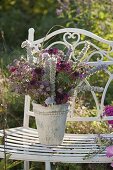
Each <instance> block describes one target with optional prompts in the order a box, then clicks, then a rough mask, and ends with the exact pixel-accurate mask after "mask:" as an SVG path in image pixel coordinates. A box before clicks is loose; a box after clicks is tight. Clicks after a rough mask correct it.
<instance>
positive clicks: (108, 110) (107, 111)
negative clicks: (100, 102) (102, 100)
mask: <svg viewBox="0 0 113 170" xmlns="http://www.w3.org/2000/svg"><path fill="white" fill-rule="evenodd" d="M103 116H113V106H110V105H108V106H105V108H104V113H103ZM108 123H109V124H110V125H111V126H112V127H113V120H108Z"/></svg>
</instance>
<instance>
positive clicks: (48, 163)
mask: <svg viewBox="0 0 113 170" xmlns="http://www.w3.org/2000/svg"><path fill="white" fill-rule="evenodd" d="M45 170H51V163H50V162H45Z"/></svg>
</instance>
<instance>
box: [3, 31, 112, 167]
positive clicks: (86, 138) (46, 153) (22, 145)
mask: <svg viewBox="0 0 113 170" xmlns="http://www.w3.org/2000/svg"><path fill="white" fill-rule="evenodd" d="M59 34H60V35H62V40H59V41H56V42H54V43H51V44H50V45H49V46H48V48H49V47H52V46H53V45H56V44H62V45H65V46H66V47H70V46H71V48H72V49H74V48H76V47H77V46H78V45H80V44H84V43H85V41H84V40H82V38H81V36H82V35H84V36H86V37H89V38H91V40H94V41H98V42H99V43H104V44H106V45H108V46H109V47H110V50H109V51H106V50H103V49H101V48H100V47H97V46H96V45H95V44H94V43H91V46H93V48H95V51H93V52H92V53H90V55H88V56H87V58H86V60H85V61H89V63H90V64H91V65H98V64H100V63H105V64H106V65H113V58H112V57H110V53H111V52H112V51H113V41H108V40H105V39H103V38H101V37H99V36H97V35H95V34H93V33H91V32H88V31H86V30H82V29H77V28H64V29H59V30H57V31H54V32H52V33H50V34H48V35H47V36H46V37H44V38H42V39H39V40H36V41H34V29H33V28H30V29H29V35H28V40H29V41H30V43H31V44H32V45H33V46H34V48H39V47H40V45H41V44H42V43H43V42H44V41H45V42H46V41H47V40H49V39H51V38H52V37H54V36H55V35H59ZM69 39H73V40H74V39H76V40H75V41H73V42H74V43H73V44H70V43H69V41H68V40H69ZM95 54H98V55H100V60H98V61H95V62H91V61H90V59H91V57H92V56H93V55H95ZM31 57H32V56H31ZM104 58H106V61H104ZM28 59H29V60H30V58H29V51H28ZM105 71H106V73H107V74H108V81H107V83H106V85H105V87H104V91H103V93H102V97H101V100H100V101H101V102H100V103H99V102H98V100H97V97H96V94H95V93H94V92H92V96H93V98H94V101H95V103H96V107H97V116H96V117H77V116H75V115H74V113H73V110H74V99H73V103H72V106H71V108H70V112H69V115H68V118H67V121H72V122H73V121H86V122H88V121H104V120H112V119H113V116H110V117H104V118H103V119H101V114H102V112H103V105H104V100H105V97H106V92H107V89H108V86H109V84H110V82H111V81H112V80H113V73H110V71H108V70H107V69H106V70H105ZM86 83H88V81H86ZM30 116H34V113H33V112H32V111H31V110H30V97H29V96H25V107H24V121H23V127H16V128H11V129H7V130H6V134H7V135H6V139H5V152H6V153H11V157H10V158H11V159H14V160H24V170H29V161H37V162H45V169H46V170H50V169H51V162H62V163H110V162H112V158H108V157H106V153H105V151H103V152H98V151H99V145H98V144H97V143H96V140H95V139H96V138H98V134H65V136H64V140H63V143H62V145H60V146H46V145H42V144H40V143H39V139H38V132H37V130H36V129H32V128H30V127H29V117H30ZM0 136H3V131H2V130H1V131H0ZM102 136H103V137H107V138H113V134H102ZM93 151H96V152H98V153H97V154H96V155H95V156H92V157H89V158H87V159H84V157H85V156H86V155H87V154H89V153H90V154H91V153H92V154H93ZM3 157H4V146H3V145H0V158H3Z"/></svg>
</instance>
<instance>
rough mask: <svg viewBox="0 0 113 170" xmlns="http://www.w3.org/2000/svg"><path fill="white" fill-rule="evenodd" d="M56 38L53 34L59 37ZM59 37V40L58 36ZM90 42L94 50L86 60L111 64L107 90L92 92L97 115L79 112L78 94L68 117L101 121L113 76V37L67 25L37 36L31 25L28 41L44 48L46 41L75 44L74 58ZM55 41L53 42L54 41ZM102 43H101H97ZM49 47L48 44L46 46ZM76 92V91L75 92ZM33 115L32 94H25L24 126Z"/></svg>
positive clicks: (31, 58) (108, 117)
mask: <svg viewBox="0 0 113 170" xmlns="http://www.w3.org/2000/svg"><path fill="white" fill-rule="evenodd" d="M56 36H57V40H56V39H55V41H54V40H53V38H56ZM58 38H59V40H58ZM86 40H87V41H89V42H90V47H91V50H90V51H89V52H88V53H87V54H86V56H85V58H84V60H83V61H84V62H88V63H89V64H90V65H96V66H97V65H100V64H101V63H105V64H106V65H107V66H108V69H105V70H104V73H105V76H104V77H101V79H102V81H103V80H104V79H107V81H106V83H104V87H103V88H104V90H103V92H102V95H101V96H99V99H98V96H97V94H96V93H95V92H93V91H91V94H92V96H93V99H94V101H95V102H94V103H95V106H96V109H97V116H95V117H83V116H81V117H80V116H76V115H75V114H74V105H75V97H73V100H72V105H71V108H70V112H69V114H68V118H67V121H101V119H102V117H101V114H102V113H103V108H104V104H105V97H106V94H107V91H108V87H109V85H110V84H111V82H112V80H113V72H112V66H113V58H112V56H113V41H108V40H105V39H103V38H101V37H99V36H97V35H95V34H93V33H91V32H89V31H86V30H82V29H77V28H64V29H59V30H57V31H54V32H52V33H50V34H48V35H46V36H45V37H44V38H41V39H38V40H34V29H33V28H30V29H29V34H28V41H30V43H31V44H32V47H33V48H36V49H38V50H40V48H41V47H42V46H43V45H44V44H46V45H45V46H46V48H47V49H48V48H51V47H55V46H64V48H68V49H69V48H71V49H72V52H71V53H70V56H69V57H70V58H72V59H73V60H76V57H75V56H76V55H77V54H75V51H76V52H78V49H80V48H81V47H82V46H84V45H85V42H86ZM50 41H52V42H50ZM97 44H98V46H97ZM44 48H45V47H44ZM27 53H28V54H27V56H28V60H29V61H30V60H31V61H32V60H33V56H32V55H31V54H30V53H29V49H28V50H27ZM84 83H85V84H87V85H90V83H89V80H87V79H86V80H84ZM75 94H76V92H75ZM29 116H34V113H33V112H32V111H30V97H29V96H26V97H25V108H24V126H25V127H28V126H29ZM112 119H113V116H107V117H104V118H103V120H112Z"/></svg>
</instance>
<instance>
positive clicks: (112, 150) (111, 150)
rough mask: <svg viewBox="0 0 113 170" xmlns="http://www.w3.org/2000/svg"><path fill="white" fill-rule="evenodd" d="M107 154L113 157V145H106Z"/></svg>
mask: <svg viewBox="0 0 113 170" xmlns="http://www.w3.org/2000/svg"><path fill="white" fill-rule="evenodd" d="M106 156H107V157H109V158H110V157H113V146H108V147H106ZM111 167H113V163H111Z"/></svg>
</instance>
